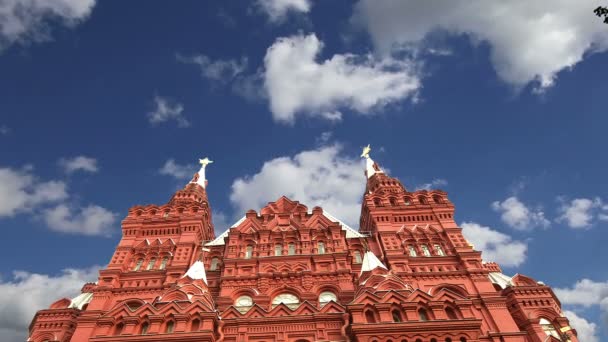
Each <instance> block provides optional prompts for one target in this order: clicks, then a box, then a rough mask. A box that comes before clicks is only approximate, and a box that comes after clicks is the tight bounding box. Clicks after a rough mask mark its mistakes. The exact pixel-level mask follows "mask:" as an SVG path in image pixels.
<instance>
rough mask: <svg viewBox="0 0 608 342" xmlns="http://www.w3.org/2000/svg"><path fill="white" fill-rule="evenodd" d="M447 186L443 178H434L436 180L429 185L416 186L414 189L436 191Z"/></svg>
mask: <svg viewBox="0 0 608 342" xmlns="http://www.w3.org/2000/svg"><path fill="white" fill-rule="evenodd" d="M447 185H448V181H447V180H445V179H443V178H436V179H433V180H432V181H431V182H430V183H424V184H419V185H416V187H415V189H416V190H431V189H437V188H439V187H441V186H447Z"/></svg>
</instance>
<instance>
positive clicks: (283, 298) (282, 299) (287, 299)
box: [272, 293, 300, 310]
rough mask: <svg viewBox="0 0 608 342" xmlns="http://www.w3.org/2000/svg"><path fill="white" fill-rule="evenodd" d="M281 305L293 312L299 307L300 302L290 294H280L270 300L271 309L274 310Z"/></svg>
mask: <svg viewBox="0 0 608 342" xmlns="http://www.w3.org/2000/svg"><path fill="white" fill-rule="evenodd" d="M281 303H283V304H285V305H287V307H288V308H290V309H292V310H293V309H295V308H297V307H298V306H299V305H300V300H299V299H298V297H296V296H294V295H292V294H291V293H281V294H280V295H278V296H276V297H274V299H273V300H272V307H273V308H274V307H276V306H277V305H279V304H281Z"/></svg>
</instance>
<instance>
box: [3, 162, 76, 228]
mask: <svg viewBox="0 0 608 342" xmlns="http://www.w3.org/2000/svg"><path fill="white" fill-rule="evenodd" d="M66 189H67V185H66V184H65V183H64V182H61V181H54V180H53V181H47V182H42V181H40V180H38V179H37V178H36V177H35V176H34V175H33V174H32V173H31V172H30V170H29V169H23V170H14V169H11V168H0V217H3V216H9V217H10V216H14V215H16V214H18V213H20V212H29V211H31V210H32V209H34V208H35V207H36V206H39V205H44V204H49V203H54V202H58V201H62V200H65V199H66V198H68V194H67V191H66Z"/></svg>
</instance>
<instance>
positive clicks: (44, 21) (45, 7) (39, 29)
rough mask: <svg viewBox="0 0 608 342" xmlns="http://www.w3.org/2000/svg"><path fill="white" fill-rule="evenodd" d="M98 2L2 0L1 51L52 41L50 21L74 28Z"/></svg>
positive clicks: (80, 0)
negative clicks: (20, 44) (31, 43)
mask: <svg viewBox="0 0 608 342" xmlns="http://www.w3.org/2000/svg"><path fill="white" fill-rule="evenodd" d="M94 6H95V0H53V1H38V0H3V1H1V2H0V50H3V49H5V48H6V47H8V46H9V45H11V44H13V43H27V42H39V41H45V40H49V39H50V31H51V28H50V25H49V22H50V21H53V22H57V23H61V24H63V25H65V26H74V25H76V24H78V23H80V22H81V21H83V20H85V19H86V18H87V17H88V16H89V15H90V14H91V11H92V10H93V7H94Z"/></svg>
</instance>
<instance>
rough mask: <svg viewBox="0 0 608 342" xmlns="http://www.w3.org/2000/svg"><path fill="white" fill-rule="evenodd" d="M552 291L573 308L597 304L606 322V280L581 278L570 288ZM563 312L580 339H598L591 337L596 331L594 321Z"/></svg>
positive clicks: (562, 301)
mask: <svg viewBox="0 0 608 342" xmlns="http://www.w3.org/2000/svg"><path fill="white" fill-rule="evenodd" d="M554 291H555V294H556V295H557V298H559V300H560V301H561V303H562V304H563V305H567V306H570V307H574V308H589V307H593V306H596V305H597V306H599V308H600V310H601V311H602V313H603V315H604V320H605V321H606V322H607V324H608V281H604V282H598V281H594V280H591V279H581V280H578V281H577V282H576V283H575V284H574V285H573V286H572V287H570V288H555V289H554ZM564 313H565V314H566V316H567V317H568V318H569V319H570V323H571V324H572V326H573V327H574V328H576V329H577V331H578V332H579V340H580V341H599V339H597V337H596V339H595V340H593V339H591V338H592V337H594V336H595V333H596V330H595V327H596V326H595V324H594V323H589V322H587V321H586V320H585V319H583V318H581V317H578V316H577V315H576V314H574V312H572V311H565V312H564ZM583 334H584V335H583ZM581 336H583V337H581ZM585 336H586V337H587V338H585Z"/></svg>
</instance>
